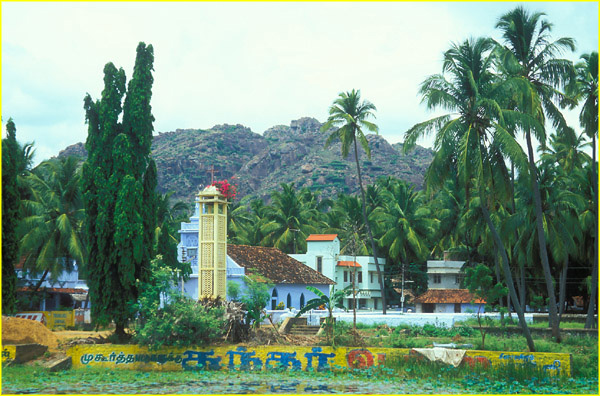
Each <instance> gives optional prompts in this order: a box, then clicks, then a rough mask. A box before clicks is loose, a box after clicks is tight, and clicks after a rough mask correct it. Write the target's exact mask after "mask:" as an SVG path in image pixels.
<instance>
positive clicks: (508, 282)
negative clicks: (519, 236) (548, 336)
mask: <svg viewBox="0 0 600 396" xmlns="http://www.w3.org/2000/svg"><path fill="white" fill-rule="evenodd" d="M479 197H480V200H481V211H482V213H483V217H484V219H485V222H486V223H487V225H488V227H489V229H490V232H491V233H492V236H493V238H494V242H495V243H496V246H497V247H498V250H500V256H501V257H502V269H503V270H504V278H505V280H506V285H507V286H508V292H509V293H510V296H511V299H512V300H513V301H514V303H513V305H514V306H515V311H517V316H518V317H519V324H520V325H521V328H522V329H523V335H524V336H525V339H526V340H527V346H528V347H529V351H530V352H535V345H534V343H533V338H531V333H530V332H529V327H527V322H525V313H524V312H523V308H522V307H521V304H519V300H518V299H517V292H516V290H515V285H514V282H513V278H512V274H511V273H510V264H509V262H508V255H507V254H506V249H505V248H504V244H503V243H502V240H501V239H500V235H498V231H497V230H496V227H495V226H494V223H492V219H491V218H490V213H489V212H488V209H487V206H486V205H487V202H486V200H485V194H484V192H483V188H482V187H480V188H479Z"/></svg>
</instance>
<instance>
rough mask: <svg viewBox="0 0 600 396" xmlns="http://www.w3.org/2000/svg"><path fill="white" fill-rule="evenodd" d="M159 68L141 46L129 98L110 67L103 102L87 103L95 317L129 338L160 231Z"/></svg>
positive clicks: (119, 74)
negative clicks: (154, 154) (154, 105)
mask: <svg viewBox="0 0 600 396" xmlns="http://www.w3.org/2000/svg"><path fill="white" fill-rule="evenodd" d="M153 62H154V51H153V48H152V46H151V45H148V46H146V44H144V43H140V44H139V45H138V47H137V56H136V61H135V67H134V72H133V76H132V79H131V81H130V82H129V85H128V89H127V91H125V80H126V79H125V72H124V71H123V69H119V70H117V68H116V67H115V66H114V65H113V64H112V63H108V64H107V65H106V66H105V68H104V90H103V91H102V99H101V100H100V101H95V102H94V101H93V100H92V98H91V97H90V95H89V94H88V95H87V96H86V98H85V100H84V109H85V111H86V121H87V123H88V138H87V141H86V149H87V151H88V159H87V161H86V162H85V163H84V165H83V181H82V183H83V192H84V202H85V207H86V213H87V233H88V238H89V240H88V244H89V245H88V246H89V254H90V260H89V264H88V267H89V269H88V272H89V280H88V284H89V287H90V301H91V303H92V318H93V320H94V322H95V323H97V324H107V323H109V322H110V321H111V320H112V321H114V322H115V325H116V330H115V333H116V334H117V335H118V336H123V335H124V333H125V327H126V325H127V322H128V320H129V319H130V318H131V315H132V312H131V310H130V309H129V306H130V302H133V301H135V300H136V299H137V296H138V285H139V282H144V281H145V280H146V279H147V277H148V271H149V268H150V260H151V259H152V257H153V248H152V243H148V235H152V233H153V232H154V229H155V228H156V193H155V192H154V189H155V187H156V166H155V165H154V162H153V161H152V160H151V159H150V158H149V155H150V146H151V144H152V132H153V126H152V123H153V121H154V117H153V116H152V113H151V106H150V99H151V97H152V82H153V79H152V70H153V66H152V65H153ZM124 96H125V100H124V102H123V97H124ZM121 103H123V106H122V107H121ZM121 112H123V121H122V122H119V116H120V115H121ZM151 240H152V239H151V238H150V241H151Z"/></svg>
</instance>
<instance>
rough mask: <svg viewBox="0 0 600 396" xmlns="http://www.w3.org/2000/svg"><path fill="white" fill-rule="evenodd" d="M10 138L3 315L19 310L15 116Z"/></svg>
mask: <svg viewBox="0 0 600 396" xmlns="http://www.w3.org/2000/svg"><path fill="white" fill-rule="evenodd" d="M6 132H7V136H6V139H2V314H11V313H14V312H15V310H16V304H15V303H16V283H17V275H16V274H15V262H16V260H17V257H18V253H19V240H18V237H17V230H16V229H17V225H18V223H19V207H20V205H21V197H20V194H19V188H18V185H17V172H18V165H17V161H18V157H17V156H18V153H19V144H18V143H17V128H16V127H15V123H14V122H13V120H12V118H10V119H9V120H8V122H7V123H6Z"/></svg>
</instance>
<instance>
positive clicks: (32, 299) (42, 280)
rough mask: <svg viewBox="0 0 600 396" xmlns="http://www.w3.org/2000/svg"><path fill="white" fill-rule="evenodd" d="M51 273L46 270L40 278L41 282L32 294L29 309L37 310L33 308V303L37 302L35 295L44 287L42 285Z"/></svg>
mask: <svg viewBox="0 0 600 396" xmlns="http://www.w3.org/2000/svg"><path fill="white" fill-rule="evenodd" d="M49 271H50V270H49V269H46V270H45V271H44V273H43V274H42V277H41V278H40V280H39V281H38V283H36V285H35V286H34V287H33V290H32V291H31V292H30V295H31V298H30V300H29V309H35V308H34V307H33V302H34V301H35V300H34V298H33V296H34V295H35V293H37V292H38V290H39V289H40V287H41V286H42V283H44V280H45V279H46V276H48V272H49ZM44 299H45V297H44Z"/></svg>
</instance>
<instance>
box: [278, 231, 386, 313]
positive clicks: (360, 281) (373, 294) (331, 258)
mask: <svg viewBox="0 0 600 396" xmlns="http://www.w3.org/2000/svg"><path fill="white" fill-rule="evenodd" d="M290 256H291V257H293V258H295V259H296V260H298V261H300V262H301V263H303V264H306V265H307V266H309V267H310V268H312V269H313V270H315V271H317V272H319V273H320V274H323V275H325V276H326V277H327V278H329V279H331V280H333V281H335V283H336V286H335V288H336V290H341V289H343V288H345V287H347V286H349V285H352V281H353V278H354V274H355V273H356V281H355V288H356V290H357V295H356V300H357V308H359V309H361V308H362V309H369V308H371V309H382V308H383V307H382V304H381V290H380V283H379V282H378V277H377V267H376V266H375V259H374V258H373V257H370V256H356V257H354V256H343V255H340V240H339V239H338V236H337V234H311V235H309V236H308V238H306V253H305V254H290ZM377 261H378V262H379V268H380V271H381V273H382V274H381V275H382V277H383V273H384V268H385V259H384V258H381V257H378V258H377ZM353 303H354V299H353V297H352V296H349V298H347V299H346V300H345V301H344V306H345V307H346V308H349V309H350V308H352V306H353Z"/></svg>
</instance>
